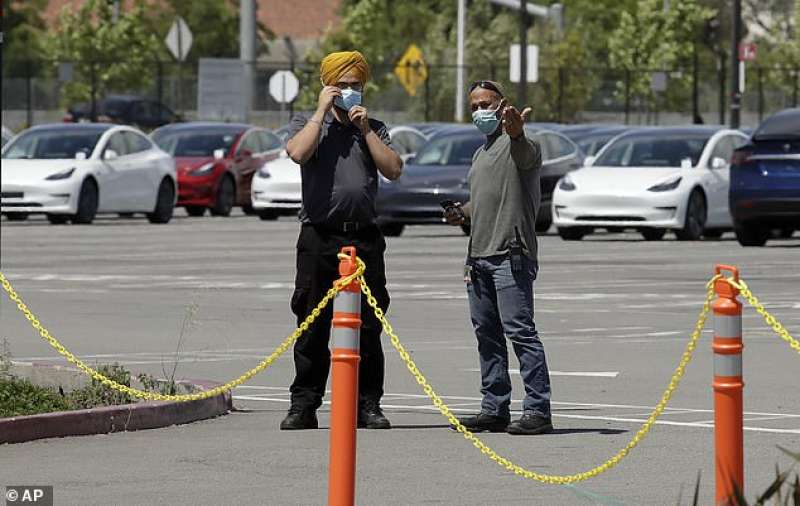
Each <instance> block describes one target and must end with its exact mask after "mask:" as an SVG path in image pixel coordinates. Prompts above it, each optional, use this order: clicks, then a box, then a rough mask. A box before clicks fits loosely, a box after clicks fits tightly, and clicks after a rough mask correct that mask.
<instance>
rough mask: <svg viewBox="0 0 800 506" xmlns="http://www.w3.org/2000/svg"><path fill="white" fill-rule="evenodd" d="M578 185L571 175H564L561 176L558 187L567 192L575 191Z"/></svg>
mask: <svg viewBox="0 0 800 506" xmlns="http://www.w3.org/2000/svg"><path fill="white" fill-rule="evenodd" d="M575 188H577V186H575V183H574V182H573V181H572V178H571V177H569V176H564V177H562V178H561V181H559V182H558V189H559V190H563V191H565V192H571V191H574V190H575Z"/></svg>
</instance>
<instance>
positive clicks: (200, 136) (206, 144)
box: [153, 130, 239, 157]
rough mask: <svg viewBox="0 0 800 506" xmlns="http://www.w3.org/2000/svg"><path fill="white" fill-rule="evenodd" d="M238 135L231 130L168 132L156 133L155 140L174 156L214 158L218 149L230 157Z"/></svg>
mask: <svg viewBox="0 0 800 506" xmlns="http://www.w3.org/2000/svg"><path fill="white" fill-rule="evenodd" d="M238 134H239V132H233V131H230V130H199V131H198V130H194V131H183V132H180V131H178V132H174V131H173V132H170V131H166V132H156V134H155V135H154V136H153V140H154V141H155V143H156V144H158V147H160V148H161V149H163V150H164V151H166V152H167V153H169V154H171V155H172V156H198V157H207V156H214V151H216V150H218V149H221V150H223V151H224V152H225V156H228V152H229V151H230V149H231V146H233V142H234V141H235V140H236V136H237V135H238Z"/></svg>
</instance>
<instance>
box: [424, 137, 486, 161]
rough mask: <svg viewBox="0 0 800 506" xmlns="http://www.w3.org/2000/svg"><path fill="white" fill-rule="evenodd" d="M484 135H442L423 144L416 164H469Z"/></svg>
mask: <svg viewBox="0 0 800 506" xmlns="http://www.w3.org/2000/svg"><path fill="white" fill-rule="evenodd" d="M483 143H484V137H480V136H475V135H462V136H453V135H448V136H446V137H440V138H438V139H433V140H432V141H430V142H429V143H427V144H425V145H424V146H422V149H420V151H419V154H417V157H416V158H415V159H414V164H416V165H469V164H471V163H472V156H473V155H474V154H475V151H477V150H478V148H479V147H481V145H482V144H483Z"/></svg>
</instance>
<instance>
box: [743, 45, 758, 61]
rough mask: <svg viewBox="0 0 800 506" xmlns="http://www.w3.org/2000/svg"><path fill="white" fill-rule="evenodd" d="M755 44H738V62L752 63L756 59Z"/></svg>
mask: <svg viewBox="0 0 800 506" xmlns="http://www.w3.org/2000/svg"><path fill="white" fill-rule="evenodd" d="M756 50H757V47H756V44H755V43H754V42H740V43H739V60H740V61H753V60H755V59H756Z"/></svg>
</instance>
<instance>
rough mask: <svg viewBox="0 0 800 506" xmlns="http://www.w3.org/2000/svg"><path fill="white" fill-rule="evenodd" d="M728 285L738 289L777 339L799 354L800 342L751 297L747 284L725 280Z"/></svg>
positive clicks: (755, 298)
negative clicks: (776, 335)
mask: <svg viewBox="0 0 800 506" xmlns="http://www.w3.org/2000/svg"><path fill="white" fill-rule="evenodd" d="M726 281H727V282H728V283H730V284H731V285H732V286H733V287H735V288H738V289H739V292H740V293H741V294H742V297H744V298H745V299H747V302H749V303H750V305H751V306H753V307H754V308H755V310H756V312H757V313H758V314H760V315H761V316H762V317H763V318H764V321H765V322H767V325H769V326H770V327H772V331H773V332H775V333H776V334H778V337H780V338H781V339H783V340H784V341H786V342H787V343H789V346H791V348H792V349H793V350H794V351H796V352H797V353H800V341H798V340H797V339H795V338H793V337H792V335H791V334H789V331H788V330H787V329H786V327H784V326H783V325H782V324H781V322H779V321H778V320H777V319H776V318H775V317H774V316H772V315H771V314H770V313H769V311H767V310H766V308H765V307H764V304H762V303H761V302H759V300H758V298H757V297H756V296H755V295H753V292H751V291H750V288H749V287H748V286H747V283H745V282H744V281H742V280H741V279H740V280H739V282H738V283H737V282H735V281H733V280H732V279H726Z"/></svg>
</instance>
